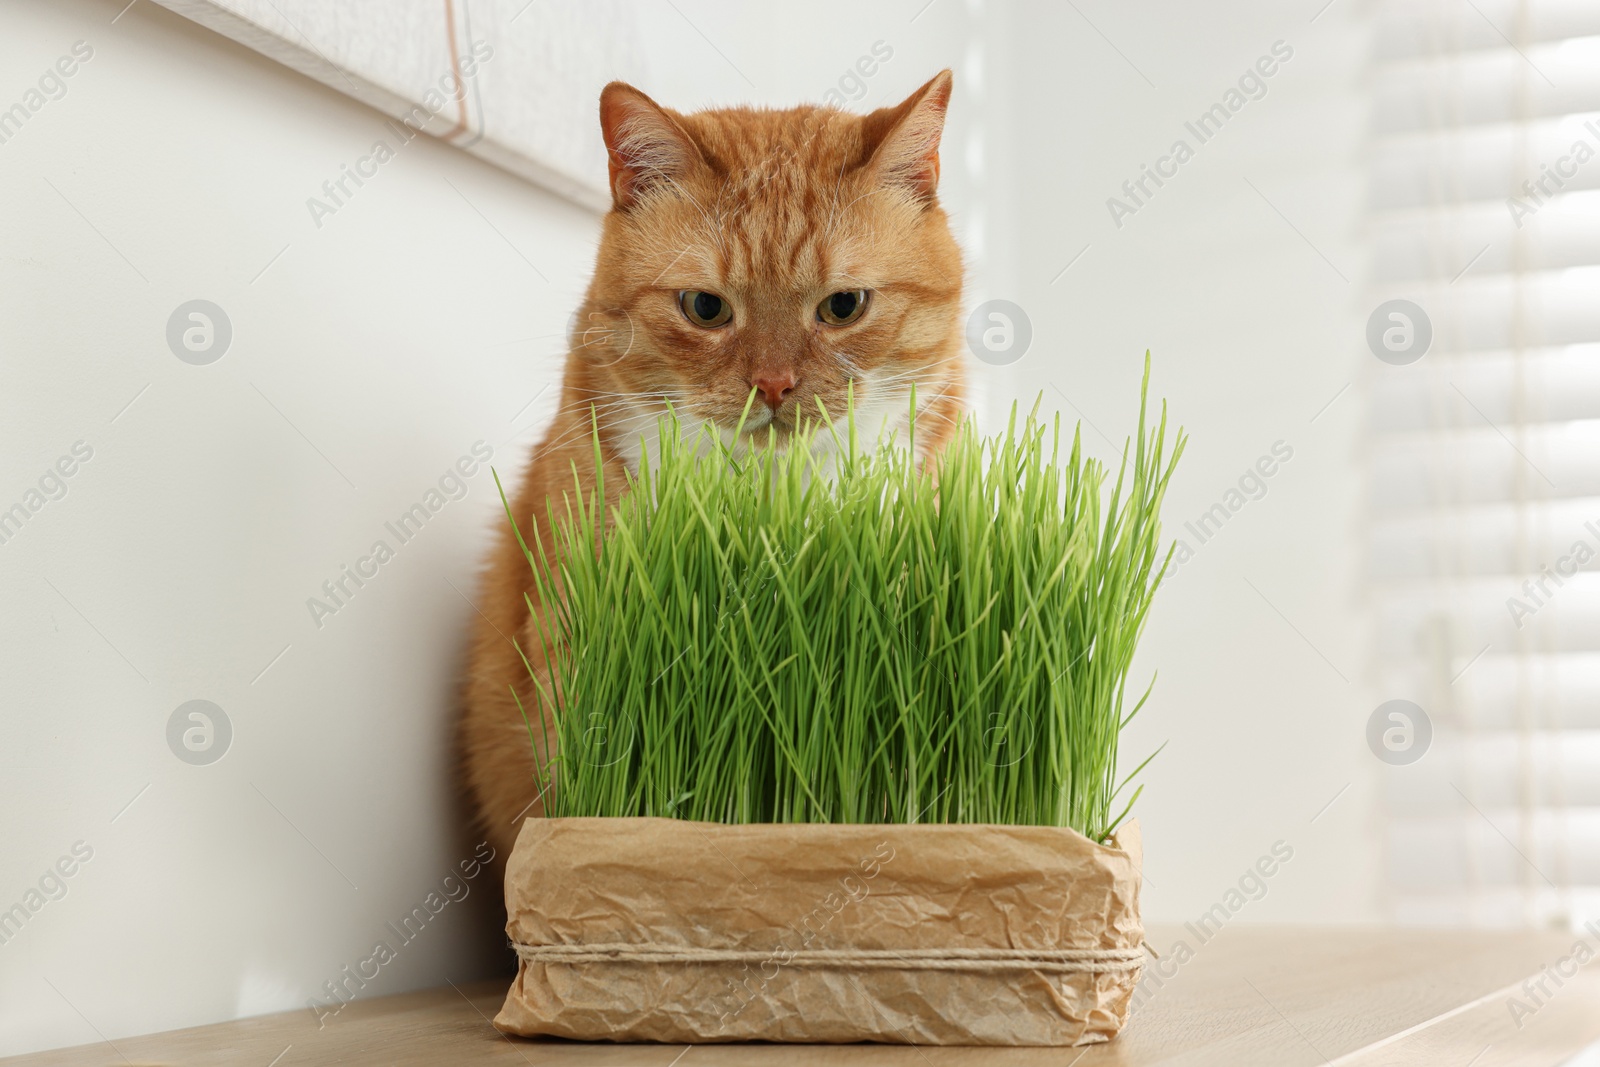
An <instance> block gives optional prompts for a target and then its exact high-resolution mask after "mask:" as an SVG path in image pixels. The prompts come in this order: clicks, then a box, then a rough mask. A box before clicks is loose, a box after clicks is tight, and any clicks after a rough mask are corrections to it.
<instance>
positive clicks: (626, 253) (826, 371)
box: [573, 71, 962, 439]
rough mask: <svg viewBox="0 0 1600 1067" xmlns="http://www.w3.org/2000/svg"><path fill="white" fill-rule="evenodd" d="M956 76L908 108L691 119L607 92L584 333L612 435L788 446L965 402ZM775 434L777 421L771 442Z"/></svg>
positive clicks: (586, 373)
mask: <svg viewBox="0 0 1600 1067" xmlns="http://www.w3.org/2000/svg"><path fill="white" fill-rule="evenodd" d="M950 87H951V79H950V74H949V72H948V71H946V72H944V73H941V74H940V75H938V76H937V77H935V78H934V79H933V80H932V81H930V82H929V83H928V84H927V85H925V86H923V87H922V88H921V89H920V90H918V91H917V92H916V93H914V94H913V95H912V96H911V97H910V98H909V99H907V100H906V101H905V102H904V103H902V104H900V105H899V106H898V107H894V108H885V109H882V110H880V111H877V112H873V113H872V114H870V115H864V116H862V115H852V114H848V113H846V112H842V111H838V110H835V109H832V108H824V107H801V108H794V109H791V110H787V111H758V110H750V109H731V110H719V111H704V112H699V113H695V114H687V115H685V114H678V113H676V112H672V111H668V110H666V109H664V108H661V107H659V106H657V105H656V104H655V103H654V102H653V101H651V100H650V99H649V98H648V97H646V96H645V95H644V94H642V93H640V92H639V91H638V90H636V89H633V88H631V87H629V86H626V85H623V84H621V83H613V84H612V85H610V86H607V87H606V90H605V92H604V94H603V95H602V97H601V109H600V113H601V126H602V129H603V131H604V133H605V138H606V144H607V148H608V150H609V153H610V169H611V188H612V196H613V209H612V211H611V212H610V213H609V214H608V215H607V217H606V221H605V229H604V233H603V236H602V240H601V248H600V255H599V262H598V266H597V269H596V275H595V279H594V282H593V284H592V286H591V288H590V291H589V296H588V299H587V300H586V302H585V305H584V308H583V309H582V311H581V312H580V316H579V319H578V322H577V324H576V326H575V329H574V337H573V353H574V361H575V364H576V365H577V366H578V367H580V368H581V369H582V371H583V377H584V379H585V382H586V383H587V385H588V387H589V390H590V392H591V393H592V394H595V399H594V401H593V402H594V403H595V405H596V409H597V410H598V411H599V412H600V413H601V420H602V423H606V422H610V423H611V424H613V425H614V426H615V427H616V428H617V429H620V430H622V431H623V432H624V433H627V432H633V433H638V432H642V431H646V430H647V428H648V426H649V425H653V422H654V419H655V418H656V416H657V415H659V413H660V412H661V411H662V410H663V408H664V406H665V405H666V404H667V403H669V402H670V403H671V404H672V406H673V407H674V408H675V409H676V410H677V412H678V414H679V416H680V418H681V419H682V420H683V421H684V422H685V423H687V424H689V425H690V426H691V427H693V426H694V425H696V424H697V423H702V422H710V423H712V424H714V425H715V426H717V427H718V428H719V429H720V430H722V431H723V432H724V435H725V436H727V435H729V434H731V432H732V431H733V429H734V428H735V427H737V426H739V425H740V424H741V420H742V425H743V427H744V429H745V430H746V431H747V432H753V433H759V434H760V435H761V437H762V439H765V437H766V435H767V433H768V432H776V433H778V434H779V435H780V437H781V436H784V435H786V434H787V433H789V432H792V430H793V429H794V428H795V427H796V426H797V425H799V424H800V423H802V422H803V421H805V420H808V419H813V418H816V417H817V415H818V401H819V400H820V401H821V403H822V404H823V405H824V406H825V407H826V410H827V411H828V413H829V414H830V415H833V416H834V417H841V416H842V415H843V412H844V411H845V408H846V404H847V398H848V397H849V396H851V395H852V394H853V397H854V402H855V406H856V410H857V416H858V420H859V421H862V422H863V423H870V422H871V421H872V420H874V419H881V420H883V421H884V422H887V423H890V424H895V423H896V421H897V420H898V423H899V424H903V423H904V421H905V418H906V416H907V414H908V412H909V397H910V393H911V387H912V384H913V383H915V384H916V389H917V398H918V404H917V406H918V408H919V409H923V408H925V407H927V406H928V404H929V403H931V402H932V401H933V400H935V399H936V398H937V397H939V396H940V395H946V396H947V395H948V394H950V393H951V391H959V389H960V384H961V370H960V362H959V355H958V353H959V325H958V316H959V305H960V299H961V273H962V267H961V258H960V252H959V250H958V249H957V247H956V244H955V241H954V239H953V238H952V237H951V235H950V229H949V225H948V222H947V220H946V217H945V214H944V212H943V210H942V209H941V208H940V207H939V204H938V201H937V199H936V188H937V184H938V175H939V156H938V148H939V139H940V134H941V132H942V130H943V124H944V113H945V108H946V105H947V103H948V101H949V98H950ZM768 427H772V430H771V431H769V430H768Z"/></svg>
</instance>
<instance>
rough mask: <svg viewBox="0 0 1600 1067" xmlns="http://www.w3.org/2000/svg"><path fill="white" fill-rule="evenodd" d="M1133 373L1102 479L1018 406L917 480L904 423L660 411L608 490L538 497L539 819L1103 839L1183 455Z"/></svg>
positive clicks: (1114, 821) (1075, 436) (1122, 802)
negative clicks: (1006, 827)
mask: <svg viewBox="0 0 1600 1067" xmlns="http://www.w3.org/2000/svg"><path fill="white" fill-rule="evenodd" d="M1149 375H1150V364H1149V355H1148V353H1147V354H1146V358H1145V371H1144V380H1143V383H1142V385H1141V389H1140V404H1139V428H1138V432H1137V434H1136V435H1135V437H1134V438H1133V439H1132V440H1131V441H1130V442H1129V444H1128V445H1127V446H1126V447H1125V449H1124V452H1123V456H1122V460H1121V464H1120V467H1119V469H1118V470H1117V472H1116V478H1115V481H1114V482H1113V481H1111V479H1110V477H1109V474H1110V472H1109V470H1108V469H1107V467H1106V466H1105V465H1104V464H1102V463H1100V462H1099V461H1097V460H1095V459H1093V458H1091V457H1087V456H1085V455H1084V453H1083V449H1082V439H1081V430H1074V431H1073V433H1072V438H1071V441H1070V443H1066V444H1065V447H1063V446H1064V442H1063V441H1062V426H1061V420H1060V418H1059V416H1057V417H1055V418H1054V419H1052V420H1050V421H1048V422H1046V421H1044V420H1041V419H1040V418H1039V417H1038V416H1037V405H1036V406H1035V411H1034V413H1032V414H1029V415H1027V416H1026V417H1020V418H1019V416H1018V412H1017V410H1016V409H1015V408H1013V410H1012V413H1011V418H1010V421H1009V422H1008V424H1007V426H1006V429H1005V431H1004V432H1003V433H1001V434H998V435H996V436H993V437H987V438H986V437H984V436H982V435H981V434H979V432H978V431H977V429H976V425H975V423H974V422H973V421H972V420H971V419H970V418H969V419H967V420H965V421H964V422H963V423H962V424H961V425H960V426H959V427H958V429H957V430H956V431H955V434H954V437H953V438H952V439H951V440H950V441H949V443H948V444H947V445H946V446H945V448H944V450H943V452H942V454H941V455H940V457H939V459H938V461H937V464H936V467H937V470H936V471H935V469H934V467H935V465H934V464H925V465H919V464H918V463H917V462H916V460H915V458H914V456H915V449H914V447H908V445H910V446H914V443H915V438H916V432H917V430H916V426H915V423H914V422H913V424H912V426H911V430H910V435H909V436H910V438H911V440H910V441H905V440H902V441H899V442H892V441H889V442H883V443H874V444H871V445H864V444H863V443H862V442H861V441H860V440H859V439H858V437H859V435H858V433H857V427H856V424H855V420H854V418H853V410H852V411H849V412H846V413H844V416H843V417H842V418H841V419H838V420H829V419H828V418H827V413H826V412H823V413H822V416H823V417H822V418H821V419H819V420H818V421H817V422H816V424H815V425H814V426H813V427H812V428H810V429H806V430H801V431H798V432H796V433H795V434H793V435H792V436H791V437H790V439H789V440H788V441H787V442H785V443H784V444H783V445H782V446H781V447H780V445H779V444H778V443H777V442H776V441H775V440H774V439H772V438H771V437H770V436H769V437H767V438H766V440H765V443H764V444H763V443H757V444H753V445H751V446H750V447H748V448H745V449H742V450H739V449H733V448H730V447H728V446H727V445H726V444H725V443H724V442H723V441H722V440H721V439H720V438H718V437H716V436H715V435H714V434H713V433H712V432H711V431H709V430H707V431H703V432H701V433H699V434H688V435H687V436H686V435H685V433H684V432H683V431H682V430H681V427H680V425H679V424H678V423H677V421H676V420H675V419H673V418H672V417H670V416H669V417H667V418H665V419H664V420H663V422H662V425H661V426H660V427H659V431H660V433H659V437H660V442H661V443H660V448H659V455H658V456H650V455H646V458H645V459H643V460H642V461H641V463H640V467H639V470H638V472H637V473H636V474H634V475H632V476H630V477H629V478H628V480H627V484H626V485H625V486H621V487H619V486H616V485H615V484H613V485H609V486H608V485H607V484H606V483H605V480H604V478H603V477H602V478H600V479H598V485H597V486H596V487H595V488H594V489H593V490H592V491H588V492H586V493H578V492H573V493H568V494H565V495H564V496H563V497H560V498H552V500H551V502H550V505H549V506H550V508H551V515H550V517H551V520H552V521H551V524H550V525H551V529H552V530H553V531H554V533H553V535H552V541H553V543H551V544H545V543H543V542H542V541H540V540H539V539H538V538H534V539H533V543H532V544H531V545H530V544H529V543H528V542H527V541H522V545H523V550H524V552H525V554H526V556H527V559H528V562H529V564H530V566H531V567H532V570H533V578H534V581H533V593H532V594H531V595H530V598H529V599H530V606H532V605H533V604H539V605H543V606H544V610H543V611H542V612H540V611H536V612H535V618H537V619H540V620H542V629H541V632H540V633H539V635H538V639H539V640H540V641H541V642H542V644H543V652H544V662H545V663H547V664H548V665H549V667H548V671H547V672H546V673H535V674H534V679H535V683H536V684H535V686H534V694H533V705H532V706H526V707H524V708H523V711H524V714H525V716H526V717H527V718H528V720H529V723H530V726H529V742H530V743H531V744H533V745H534V747H535V750H536V753H537V754H538V756H539V757H540V759H541V762H542V763H543V764H544V765H545V771H544V779H543V780H542V781H541V782H539V783H538V784H539V786H540V788H541V790H542V791H543V796H544V799H545V813H546V814H547V815H549V816H640V815H656V816H667V817H673V818H682V819H701V820H710V821H716V822H725V823H755V822H844V823H919V822H940V823H1006V824H1031V825H1045V826H1066V827H1071V828H1072V829H1074V830H1077V831H1079V832H1080V833H1083V834H1084V835H1086V836H1088V837H1089V838H1091V839H1093V840H1096V841H1104V840H1106V839H1107V838H1109V837H1110V835H1111V833H1112V832H1113V831H1114V830H1115V829H1116V827H1117V825H1118V824H1119V823H1120V822H1121V821H1122V819H1123V818H1125V817H1126V815H1127V814H1128V810H1129V808H1131V806H1132V804H1133V801H1134V800H1135V799H1136V798H1137V797H1138V790H1134V791H1133V793H1132V794H1131V795H1127V796H1125V797H1124V794H1125V793H1126V790H1127V787H1128V786H1129V784H1130V780H1131V779H1132V778H1134V777H1135V776H1136V775H1137V774H1138V772H1139V770H1142V769H1143V767H1144V766H1145V765H1146V764H1147V763H1148V762H1149V760H1148V759H1146V760H1145V761H1144V763H1141V764H1140V765H1139V767H1137V768H1136V769H1135V770H1134V771H1133V772H1132V773H1130V774H1128V775H1126V776H1125V777H1123V778H1121V779H1119V778H1118V776H1117V761H1118V739H1119V737H1120V736H1121V732H1122V730H1123V729H1124V728H1125V727H1126V726H1127V725H1128V723H1129V721H1130V720H1131V719H1132V718H1133V717H1134V715H1135V714H1137V712H1138V711H1139V709H1140V708H1141V707H1142V706H1143V705H1144V702H1145V700H1146V699H1147V698H1148V696H1149V693H1150V689H1149V688H1148V687H1147V688H1146V689H1145V690H1144V692H1143V695H1141V696H1140V697H1139V698H1138V699H1137V700H1136V701H1133V703H1132V707H1131V708H1128V707H1126V706H1125V703H1124V689H1125V687H1126V683H1127V681H1128V673H1129V668H1130V665H1131V663H1132V659H1133V654H1134V648H1135V646H1136V644H1137V642H1138V639H1139V636H1140V634H1141V632H1142V631H1143V629H1144V625H1145V622H1146V619H1147V618H1148V615H1149V611H1150V605H1151V601H1152V598H1153V596H1154V594H1155V592H1156V589H1157V587H1158V586H1159V585H1160V582H1161V578H1162V575H1163V574H1164V573H1165V570H1166V567H1167V565H1168V562H1169V561H1170V558H1171V549H1170V548H1168V549H1167V551H1166V553H1165V554H1163V553H1162V552H1161V549H1160V534H1161V527H1160V522H1159V511H1160V506H1161V501H1162V498H1163V496H1164V494H1165V492H1166V488H1167V484H1168V482H1169V480H1170V479H1171V477H1172V472H1173V469H1174V466H1175V465H1176V463H1177V461H1178V458H1179V456H1180V455H1181V454H1182V452H1183V446H1184V441H1185V436H1184V434H1183V432H1182V430H1181V429H1180V430H1178V431H1176V435H1175V440H1174V442H1173V444H1172V447H1171V451H1170V453H1169V452H1168V451H1167V416H1166V406H1165V404H1163V405H1162V411H1161V417H1160V421H1159V424H1157V425H1155V426H1153V427H1151V426H1147V425H1146V418H1145V409H1146V394H1147V392H1148V389H1149ZM913 410H914V408H913ZM751 436H752V437H756V438H759V437H760V436H761V435H760V434H755V435H751ZM594 455H595V461H596V463H597V465H598V463H599V458H600V452H599V444H598V437H596V439H595V448H594ZM614 481H615V479H613V482H614ZM618 488H621V489H623V490H624V492H622V493H620V494H617V493H615V490H616V489H618ZM608 493H610V494H612V495H608ZM508 516H509V509H508ZM509 517H511V518H512V521H513V524H515V522H516V519H515V517H514V516H509ZM518 538H519V541H520V540H522V535H521V533H520V531H519V533H518ZM1150 685H1151V686H1153V685H1154V678H1152V679H1151V682H1150ZM534 724H538V725H534ZM547 724H553V725H547ZM1141 788H1142V787H1141Z"/></svg>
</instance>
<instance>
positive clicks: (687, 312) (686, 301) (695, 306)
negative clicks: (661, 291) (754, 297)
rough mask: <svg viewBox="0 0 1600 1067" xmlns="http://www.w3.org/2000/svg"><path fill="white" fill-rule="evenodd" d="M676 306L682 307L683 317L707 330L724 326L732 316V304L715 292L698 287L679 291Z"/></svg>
mask: <svg viewBox="0 0 1600 1067" xmlns="http://www.w3.org/2000/svg"><path fill="white" fill-rule="evenodd" d="M678 306H679V307H680V308H682V309H683V316H684V318H686V319H688V320H689V321H690V322H692V323H694V324H695V325H696V326H703V327H705V328H706V329H708V330H714V329H716V328H717V327H718V326H725V325H727V323H728V321H729V320H731V319H732V318H733V305H732V304H729V303H728V302H727V301H726V300H724V299H722V297H720V296H718V295H717V294H715V293H705V292H701V291H700V290H699V289H685V290H684V291H683V292H681V293H679V294H678Z"/></svg>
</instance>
